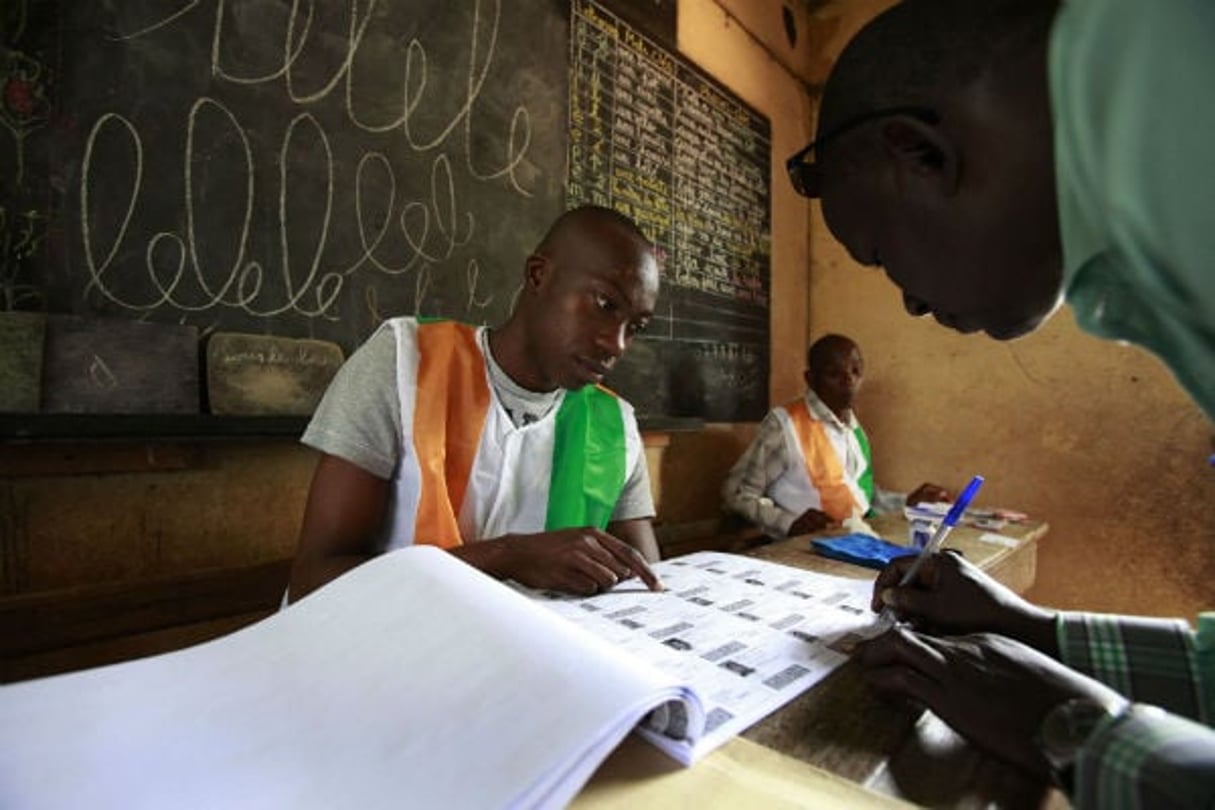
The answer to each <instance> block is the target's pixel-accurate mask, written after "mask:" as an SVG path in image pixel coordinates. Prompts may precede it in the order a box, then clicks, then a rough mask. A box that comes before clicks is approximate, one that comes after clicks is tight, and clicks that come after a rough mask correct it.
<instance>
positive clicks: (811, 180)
mask: <svg viewBox="0 0 1215 810" xmlns="http://www.w3.org/2000/svg"><path fill="white" fill-rule="evenodd" d="M891 115H909V116H911V117H913V118H918V119H919V120H921V121H923V122H924V123H925V124H933V125H935V124H938V123H940V121H941V116H940V115H938V114H937V111H936V110H934V109H932V108H930V107H884V108H882V109H880V110H870V111H869V112H864V113H861V114H860V115H855V116H853V117H852V118H848V119H846V120H845V121H844V122H843V123H842V124H840V125H838V126H835V127H832V128H831V129H829V130H828V131H827V132H824V133H823V134H822V135H820V136H819V137H817V138H815V139H814V140H813V141H811V142H810V143H809V144H807V145H806V146H805V147H804V148H803V149H799V150H798V151H797V152H796V153H795V154H793V155H791V156H790V157H789V159H788V160H786V161H785V171H787V172H788V173H789V182H790V183H792V184H793V188H794V190H795V191H797V193H798V194H800V195H802V196H803V197H811V198H814V197H818V196H819V193H818V164H817V163H811V162H810V161H809V160H807V159H806V158H807V157H809V155H810V153H811V152H813V151H814V150H815V149H821V148H822V146H823V144H825V143H827V142H828V141H830V140H832V139H834V138H838V137H839V136H840V135H843V134H844V133H845V132H847V131H848V130H850V129H854V128H855V127H859V126H860V125H861V124H864V123H867V122H869V121H873V120H874V119H877V118H886V117H888V116H891Z"/></svg>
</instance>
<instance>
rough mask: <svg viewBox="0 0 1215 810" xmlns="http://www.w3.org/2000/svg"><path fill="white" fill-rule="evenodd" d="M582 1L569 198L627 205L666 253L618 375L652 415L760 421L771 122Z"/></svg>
mask: <svg viewBox="0 0 1215 810" xmlns="http://www.w3.org/2000/svg"><path fill="white" fill-rule="evenodd" d="M572 9H573V11H572V17H571V23H570V61H571V66H570V127H569V130H570V131H569V139H570V141H569V187H568V192H567V198H568V199H567V202H568V203H569V204H570V205H574V204H578V203H584V202H590V203H596V204H600V205H609V206H612V207H614V208H616V209H618V210H619V211H621V212H623V213H625V214H628V215H629V216H631V217H633V219H634V220H636V221H637V222H638V223H639V224H640V225H641V226H642V228H643V229H644V230H645V231H646V233H647V235H648V236H649V237H650V238H651V239H653V240H654V241H655V242H657V243H658V244H659V245H660V246H661V247H662V248H663V250H664V251H665V252H666V254H667V263H666V268H665V275H664V279H663V281H664V288H663V291H662V294H661V300H660V306H659V310H660V311H659V313H658V316H657V317H656V318H655V320H654V323H653V325H652V326H651V328H650V330H648V331H647V332H646V334H645V335H644V336H643V337H642V338H641V339H639V340H638V341H637V342H636V343H635V344H634V349H632V350H631V353H630V354H629V355H626V356H625V358H624V361H622V363H621V364H620V367H619V368H618V370H617V371H616V372H615V373H614V375H613V376H612V377H610V378H609V380H608V383H609V385H613V386H615V387H617V388H619V389H620V390H622V391H623V392H625V393H626V394H628V395H631V398H632V399H633V401H634V404H635V405H636V406H637V407H638V409H639V410H640V411H641V412H643V413H647V412H648V413H661V414H663V415H667V416H698V417H702V418H706V419H710V420H714V421H741V420H746V419H759V418H762V416H763V415H764V413H765V412H766V411H767V406H768V402H767V377H768V334H769V333H768V306H769V301H768V296H769V289H770V286H769V279H770V266H771V246H770V219H769V161H770V154H769V153H770V149H771V147H770V135H769V132H770V129H769V124H768V121H767V119H766V118H764V117H763V116H761V115H759V114H758V113H756V112H755V111H753V110H751V109H750V108H749V107H747V106H746V105H745V104H743V103H742V102H741V101H740V100H738V99H737V98H735V97H734V96H733V95H732V94H730V93H729V92H728V91H726V90H724V89H723V88H721V87H720V86H719V85H718V84H716V83H715V82H713V81H712V80H711V79H709V78H707V77H706V76H704V75H703V74H701V73H700V72H699V71H697V70H695V69H694V68H693V67H692V66H691V65H690V64H688V63H687V62H686V61H684V60H682V59H680V58H678V57H676V56H674V55H672V54H671V53H670V52H669V51H667V50H665V49H664V48H662V47H660V46H658V45H656V44H655V43H654V42H653V41H652V40H650V39H648V38H647V37H646V36H644V35H643V34H641V33H639V32H638V31H637V30H635V29H634V28H632V27H630V26H629V25H628V24H627V23H625V22H624V21H623V20H622V19H620V18H619V17H618V16H616V15H615V14H613V13H612V12H611V11H610V10H609V9H607V8H605V7H603V6H601V5H599V4H597V3H594V2H590V0H574V2H573V6H572Z"/></svg>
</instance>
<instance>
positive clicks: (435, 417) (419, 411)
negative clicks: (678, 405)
mask: <svg viewBox="0 0 1215 810" xmlns="http://www.w3.org/2000/svg"><path fill="white" fill-rule="evenodd" d="M416 334H417V347H418V357H419V361H418V379H417V385H416V387H415V391H416V394H415V396H416V400H415V404H414V420H413V442H414V450H415V452H416V453H417V456H418V466H419V468H420V470H421V478H422V487H421V492H420V495H419V501H418V511H417V520H416V523H415V531H414V538H415V542H419V543H430V544H433V545H437V546H440V547H443V548H451V547H454V546H458V545H461V544H462V543H463V540H462V538H461V537H460V530H459V525H458V521H457V518H458V516H459V514H460V509H461V507H462V506H463V504H464V497H465V494H466V492H467V489H468V479H469V476H470V474H471V472H472V467H473V463H474V461H475V460H476V456H477V450H478V448H479V447H480V445H481V434H482V431H483V430H484V428H485V415H486V413H487V411H488V409H489V402H490V390H489V383H488V381H487V380H486V375H485V358H484V355H482V354H481V349H480V347H479V346H478V345H477V337H476V330H475V329H473V328H472V327H470V326H467V325H465V324H460V323H456V322H454V321H419V325H418V328H417V333H416ZM555 419H556V425H555V431H556V433H555V438H554V446H553V458H552V464H551V468H552V472H551V477H550V481H549V499H548V513H547V516H546V521H545V529H546V530H548V531H554V530H557V529H565V528H572V527H577V526H596V527H598V528H601V529H602V528H605V527H606V526H607V524H608V521H609V520H610V518H611V515H612V510H613V509H614V508H615V506H616V501H617V500H618V499H619V498H620V493H621V492H622V491H623V489H624V480H625V476H624V472H625V456H626V450H625V438H624V418H623V416H622V415H621V409H620V404H619V403H618V402H617V401H616V396H615V394H613V393H611V392H610V391H608V390H607V389H605V388H600V387H598V386H586V387H585V388H582V389H581V390H578V391H567V392H566V393H565V396H564V398H563V400H562V403H561V406H560V407H559V408H558V410H557V413H556V415H555Z"/></svg>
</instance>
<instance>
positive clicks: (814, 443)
mask: <svg viewBox="0 0 1215 810" xmlns="http://www.w3.org/2000/svg"><path fill="white" fill-rule="evenodd" d="M785 411H786V412H788V414H789V417H790V421H791V422H793V433H794V435H795V436H797V443H798V445H800V446H801V448H802V457H803V458H805V460H806V472H808V473H809V474H810V481H811V483H813V484H814V488H815V489H817V490H818V494H819V498H820V499H821V500H822V510H823V511H824V512H826V513H827V514H828V515H830V516H831V517H832V519H833V520H838V521H842V520H844V519H845V518H848V517H850V516H851V515H852V513H853V510H855V509H856V501H855V500H854V499H853V497H852V491H851V490H850V489H848V484H847V482H846V481H845V479H844V466H843V465H842V464H840V459H839V456H838V455H836V453H835V448H834V447H832V446H831V439H830V438H828V436H827V429H826V428H825V427H823V423H822V422H820V421H818V420H817V419H815V418H813V417H812V416H810V408H809V407H807V405H806V400H804V399H798V400H796V401H794V402H790V403H789V404H788V405H786V406H785Z"/></svg>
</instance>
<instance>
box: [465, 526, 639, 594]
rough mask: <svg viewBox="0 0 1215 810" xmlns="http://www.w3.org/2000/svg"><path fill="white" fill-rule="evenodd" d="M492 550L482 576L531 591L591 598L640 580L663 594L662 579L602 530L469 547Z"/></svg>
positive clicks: (525, 536)
mask: <svg viewBox="0 0 1215 810" xmlns="http://www.w3.org/2000/svg"><path fill="white" fill-rule="evenodd" d="M489 544H494V545H496V546H497V548H496V549H495V552H494V555H493V556H494V559H493V560H492V561H489V562H490V564H489V565H488V566H482V568H483V570H485V571H486V572H487V573H492V574H494V575H496V576H500V577H502V578H503V579H513V580H514V581H515V582H518V583H519V584H521V585H526V586H527V587H529V588H545V589H549V590H556V591H564V592H566V593H574V594H580V595H590V594H595V593H602V592H603V591H606V590H610V589H611V588H613V587H615V585H616V584H617V583H618V582H621V581H623V580H626V579H629V578H630V577H638V578H640V579H641V581H642V582H643V583H645V586H646V587H647V588H649V589H650V590H652V591H660V590H662V584H661V583H660V582H659V580H658V577H657V576H656V575H655V574H654V572H653V571H651V570H650V566H649V565H648V564H647V563H646V561H645V559H644V558H643V557H642V556H641V554H640V553H639V552H638V551H637V550H636V549H634V548H633V547H632V546H630V545H629V544H628V543H625V542H624V541H623V540H620V539H618V538H615V537H613V536H612V535H610V534H608V533H607V532H604V531H601V530H599V529H595V528H591V527H587V528H581V529H562V530H560V531H555V532H540V533H538V534H508V535H505V536H503V537H499V538H496V539H494V540H488V541H484V542H482V543H474V544H471V545H472V546H481V545H489ZM474 564H475V563H474Z"/></svg>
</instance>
